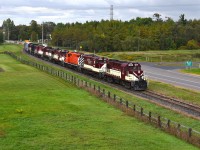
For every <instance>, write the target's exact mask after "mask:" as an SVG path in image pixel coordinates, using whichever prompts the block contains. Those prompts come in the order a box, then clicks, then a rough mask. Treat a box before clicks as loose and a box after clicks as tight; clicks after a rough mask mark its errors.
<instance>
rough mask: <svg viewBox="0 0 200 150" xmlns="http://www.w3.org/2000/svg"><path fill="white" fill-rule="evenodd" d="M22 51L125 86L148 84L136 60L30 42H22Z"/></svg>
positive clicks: (145, 87) (135, 88) (144, 86)
mask: <svg viewBox="0 0 200 150" xmlns="http://www.w3.org/2000/svg"><path fill="white" fill-rule="evenodd" d="M24 51H25V52H27V53H29V54H31V55H34V56H36V57H39V58H41V59H44V60H47V61H51V62H53V63H57V64H59V65H62V66H64V67H67V68H71V69H74V70H77V71H79V72H82V73H85V74H89V75H92V76H95V77H96V78H99V79H102V80H106V81H107V82H110V83H117V84H120V85H122V86H124V87H125V88H129V89H133V90H146V89H147V86H148V83H147V78H146V76H145V75H144V71H143V70H142V69H141V65H140V64H139V63H137V62H127V61H120V60H115V59H108V58H105V57H100V56H97V55H94V54H84V53H81V52H73V51H67V50H61V49H58V48H53V47H48V46H43V45H39V44H35V43H31V42H25V43H24Z"/></svg>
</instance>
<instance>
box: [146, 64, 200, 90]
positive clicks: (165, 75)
mask: <svg viewBox="0 0 200 150" xmlns="http://www.w3.org/2000/svg"><path fill="white" fill-rule="evenodd" d="M142 69H143V70H144V71H145V74H146V75H147V76H148V78H149V79H151V80H157V81H161V82H165V83H169V84H172V85H175V86H179V87H183V88H187V89H191V90H196V91H200V76H197V75H190V74H184V73H180V72H178V70H177V69H178V68H176V69H174V68H173V67H171V68H170V67H157V66H154V65H152V64H147V63H145V64H143V63H142ZM180 69H181V68H180Z"/></svg>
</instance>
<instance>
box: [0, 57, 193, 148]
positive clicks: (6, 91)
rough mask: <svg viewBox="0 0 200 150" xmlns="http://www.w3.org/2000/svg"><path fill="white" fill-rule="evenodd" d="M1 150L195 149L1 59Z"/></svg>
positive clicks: (67, 86) (54, 80)
mask: <svg viewBox="0 0 200 150" xmlns="http://www.w3.org/2000/svg"><path fill="white" fill-rule="evenodd" d="M0 64H1V67H2V66H3V68H4V70H5V72H1V73H0V79H1V80H0V110H1V111H0V113H1V115H0V139H1V140H0V145H1V149H6V150H7V149H67V148H68V149H133V147H134V149H183V150H184V149H185V150H187V149H196V148H195V147H193V146H192V145H189V144H187V143H185V142H183V141H181V140H178V139H176V138H175V137H173V136H169V135H167V134H165V133H163V132H161V131H160V130H159V129H155V128H153V127H151V126H149V125H146V124H144V123H141V122H138V121H137V120H136V119H134V118H132V117H128V116H125V115H124V114H123V113H122V112H120V111H119V110H116V109H115V108H113V107H111V106H109V105H108V104H106V103H103V102H101V101H99V99H97V98H96V97H94V96H92V95H90V94H89V93H88V92H86V91H83V90H81V89H78V88H76V87H74V86H72V85H70V84H68V83H64V81H61V80H59V79H57V78H54V77H51V76H49V75H47V74H45V73H42V72H39V71H38V70H36V69H34V68H31V67H29V66H26V65H22V64H20V63H19V62H16V61H15V60H13V59H11V58H10V57H9V56H6V55H0Z"/></svg>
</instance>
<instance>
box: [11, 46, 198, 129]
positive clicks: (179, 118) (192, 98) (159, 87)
mask: <svg viewBox="0 0 200 150" xmlns="http://www.w3.org/2000/svg"><path fill="white" fill-rule="evenodd" d="M8 46H9V45H8ZM13 48H15V45H13ZM18 54H20V55H23V58H24V57H25V58H27V59H30V58H29V56H27V55H24V54H21V52H19V51H18ZM68 73H69V72H68ZM79 78H82V79H84V80H87V81H90V82H92V83H95V84H96V85H100V86H101V87H102V88H105V89H106V90H107V91H108V90H109V91H111V93H116V94H117V95H118V96H120V97H122V98H124V99H126V100H129V101H132V102H134V103H135V104H136V105H138V106H141V107H143V108H144V110H145V111H151V112H153V114H159V115H161V116H162V117H165V118H169V119H171V120H173V121H176V122H178V123H180V124H183V125H186V126H188V127H192V128H193V129H194V130H198V131H200V126H198V124H199V121H198V120H195V119H191V118H188V117H186V116H184V115H181V114H178V113H176V112H173V111H171V110H168V109H164V108H162V107H160V106H157V105H155V104H152V103H150V102H148V101H144V100H141V99H140V98H137V97H133V96H132V95H129V94H125V93H124V92H121V91H116V89H113V88H111V87H109V86H105V85H103V84H101V83H97V82H94V81H93V80H90V79H88V78H84V77H82V76H79ZM149 89H150V90H154V91H159V92H161V93H163V94H166V95H169V96H176V97H178V98H182V99H183V100H186V101H189V102H194V103H196V104H199V105H200V102H199V99H200V93H197V92H194V91H189V90H185V89H180V88H176V87H174V86H171V85H167V84H164V83H160V82H155V81H151V82H150V86H149ZM147 113H148V112H147Z"/></svg>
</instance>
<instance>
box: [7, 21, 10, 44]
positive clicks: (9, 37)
mask: <svg viewBox="0 0 200 150" xmlns="http://www.w3.org/2000/svg"><path fill="white" fill-rule="evenodd" d="M7 28H8V41H9V40H10V30H9V25H8V22H7Z"/></svg>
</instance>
